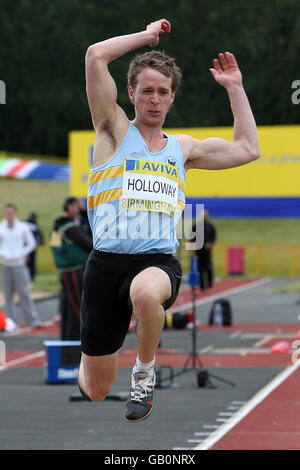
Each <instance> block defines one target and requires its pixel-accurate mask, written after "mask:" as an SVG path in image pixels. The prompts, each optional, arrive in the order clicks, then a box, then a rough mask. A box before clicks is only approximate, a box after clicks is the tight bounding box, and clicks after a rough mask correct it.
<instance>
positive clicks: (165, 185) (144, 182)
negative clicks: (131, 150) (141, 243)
mask: <svg viewBox="0 0 300 470" xmlns="http://www.w3.org/2000/svg"><path fill="white" fill-rule="evenodd" d="M178 181H179V170H178V168H177V167H175V166H173V165H169V164H168V163H163V162H154V161H150V160H142V159H141V160H140V159H128V160H125V162H124V172H123V186H122V197H121V206H122V208H124V209H132V210H145V211H153V212H164V213H166V214H168V215H170V216H172V217H173V216H174V211H175V208H176V206H177V202H178Z"/></svg>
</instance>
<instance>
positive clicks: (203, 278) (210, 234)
mask: <svg viewBox="0 0 300 470" xmlns="http://www.w3.org/2000/svg"><path fill="white" fill-rule="evenodd" d="M193 231H195V226H194V227H193ZM203 236H204V242H203V246H202V247H201V248H200V249H199V250H196V251H195V255H196V257H197V260H198V271H199V274H200V280H199V283H200V284H199V287H200V289H201V290H202V291H203V290H204V289H205V288H209V289H210V288H211V287H212V286H213V281H214V266H213V260H212V247H213V245H214V243H215V242H216V239H217V233H216V229H215V226H214V225H213V224H212V223H211V221H210V220H209V213H208V211H207V210H205V211H204V233H203Z"/></svg>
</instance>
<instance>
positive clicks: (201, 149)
mask: <svg viewBox="0 0 300 470" xmlns="http://www.w3.org/2000/svg"><path fill="white" fill-rule="evenodd" d="M213 64H214V67H213V68H211V69H210V71H211V73H212V75H213V77H214V79H215V80H216V82H217V83H219V84H220V85H222V86H223V87H224V88H225V89H226V91H227V93H228V97H229V101H230V105H231V109H232V114H233V118H234V125H233V139H232V141H231V142H230V141H227V140H224V139H221V138H217V137H212V138H208V139H205V140H202V141H199V140H197V139H194V138H193V137H190V136H187V135H182V134H180V135H178V136H177V137H178V138H179V141H180V144H181V147H182V150H183V156H184V161H185V168H186V170H188V169H191V168H202V169H208V170H220V169H225V168H233V167H236V166H240V165H244V164H245V163H249V162H251V161H253V160H255V159H257V158H259V156H260V149H259V143H258V136H257V128H256V123H255V120H254V117H253V114H252V110H251V107H250V104H249V101H248V98H247V96H246V93H245V90H244V88H243V84H242V74H241V72H240V70H239V68H238V65H237V62H236V60H235V57H234V55H233V54H231V53H230V52H225V54H219V59H214V61H213Z"/></svg>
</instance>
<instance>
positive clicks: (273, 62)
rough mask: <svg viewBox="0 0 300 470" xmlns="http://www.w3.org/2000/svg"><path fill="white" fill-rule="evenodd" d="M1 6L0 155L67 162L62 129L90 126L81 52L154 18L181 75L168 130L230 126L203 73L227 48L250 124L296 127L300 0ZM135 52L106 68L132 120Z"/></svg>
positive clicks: (222, 101)
mask: <svg viewBox="0 0 300 470" xmlns="http://www.w3.org/2000/svg"><path fill="white" fill-rule="evenodd" d="M0 8H1V28H0V43H1V48H0V80H3V81H4V82H5V85H6V104H5V105H1V106H0V122H1V124H0V150H6V151H15V152H24V153H33V154H42V155H58V156H66V155H67V154H68V132H69V131H71V130H85V129H92V123H91V118H90V113H89V109H88V104H87V100H86V93H85V71H84V58H85V52H86V49H87V47H88V46H89V45H90V44H93V43H95V42H98V41H101V40H104V39H107V38H109V37H112V36H116V35H121V34H128V33H133V32H137V31H141V30H143V29H144V28H145V26H146V25H147V24H148V23H149V22H151V21H154V20H156V19H159V18H167V19H168V20H169V21H170V22H171V24H172V33H171V35H164V36H162V37H161V40H160V44H159V46H158V49H160V50H164V51H165V52H166V53H167V54H170V55H173V56H174V57H175V58H176V60H177V63H178V65H179V66H180V67H181V69H182V71H183V82H182V85H181V87H180V89H179V90H178V92H177V97H176V100H175V103H174V105H173V107H172V109H171V111H170V113H169V114H168V116H167V120H166V123H165V127H195V126H203V127H205V126H231V125H232V114H231V111H230V106H229V103H228V98H227V95H226V92H225V90H224V89H222V88H221V87H220V86H219V85H217V84H216V82H215V81H214V79H213V77H212V76H211V74H210V72H209V68H210V67H211V65H212V59H213V58H214V57H217V54H218V53H219V52H224V51H226V50H229V51H231V52H233V53H234V54H235V56H236V58H237V60H238V63H239V66H240V68H241V71H242V73H243V77H244V87H245V89H246V92H247V94H248V97H249V100H250V103H251V106H252V109H253V112H254V115H255V118H256V122H257V124H258V125H276V124H297V123H299V117H300V105H299V106H296V105H295V104H293V103H292V100H291V95H292V88H291V87H292V82H293V81H295V80H297V79H298V80H300V67H299V65H300V2H299V0H267V1H265V2H262V1H261V0H251V2H248V1H246V0H245V1H243V0H226V1H224V0H223V1H221V0H210V1H209V2H207V1H206V0H164V2H161V0H151V2H150V1H149V0H52V1H51V2H50V1H49V0H39V1H38V2H36V1H34V0H19V1H18V2H12V1H11V0H0ZM145 50H146V49H145ZM142 51H143V49H141V50H139V52H142ZM134 54H136V51H135V52H133V53H130V54H127V55H126V56H124V57H122V58H120V59H119V60H117V61H115V62H114V63H112V64H111V66H110V70H111V73H112V75H113V77H114V78H115V81H116V83H117V86H118V89H119V96H118V102H119V104H120V106H122V107H123V108H124V110H125V111H126V112H127V113H128V115H129V117H130V118H131V117H133V110H132V105H131V104H130V102H129V100H128V96H127V89H126V74H127V68H128V63H129V60H130V59H131V58H132V57H133V55H134Z"/></svg>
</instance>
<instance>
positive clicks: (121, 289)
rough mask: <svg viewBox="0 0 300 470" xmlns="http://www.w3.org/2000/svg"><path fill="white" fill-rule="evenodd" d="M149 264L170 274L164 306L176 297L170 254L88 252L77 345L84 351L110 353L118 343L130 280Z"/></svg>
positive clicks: (127, 313) (176, 267) (175, 268)
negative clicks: (79, 340) (79, 335)
mask: <svg viewBox="0 0 300 470" xmlns="http://www.w3.org/2000/svg"><path fill="white" fill-rule="evenodd" d="M150 266H156V267H158V268H161V269H162V270H164V271H165V272H166V273H167V274H168V276H169V278H170V281H171V286H172V293H171V297H170V298H169V299H168V300H167V301H166V302H165V303H164V305H163V307H164V309H165V310H167V309H169V308H170V307H171V305H172V304H173V303H174V302H175V300H176V297H177V295H178V292H179V287H180V283H181V276H182V271H181V267H180V264H179V262H178V261H177V259H176V258H174V256H173V255H169V254H156V253H155V254H138V255H129V254H119V253H105V252H100V251H97V250H93V251H92V252H91V254H90V256H89V259H88V262H87V265H86V268H85V273H84V278H83V293H82V299H81V322H80V323H81V349H82V351H83V352H84V353H85V354H87V355H88V356H102V355H106V354H112V353H114V352H116V351H117V350H118V349H119V348H120V347H121V346H122V344H123V342H124V339H125V336H126V334H127V332H128V328H129V324H130V320H131V315H132V305H131V302H130V298H129V289H130V284H131V282H132V280H133V278H134V277H135V276H136V275H137V274H138V273H140V272H141V271H143V270H144V269H145V268H149V267H150Z"/></svg>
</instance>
